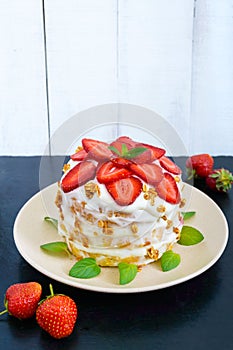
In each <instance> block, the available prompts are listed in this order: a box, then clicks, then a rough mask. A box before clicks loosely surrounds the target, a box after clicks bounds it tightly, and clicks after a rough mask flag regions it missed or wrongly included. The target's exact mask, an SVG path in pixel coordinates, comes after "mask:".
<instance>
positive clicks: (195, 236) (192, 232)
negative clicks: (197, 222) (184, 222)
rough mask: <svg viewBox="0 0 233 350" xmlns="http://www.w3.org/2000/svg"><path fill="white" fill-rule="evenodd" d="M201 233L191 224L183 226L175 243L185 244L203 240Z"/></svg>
mask: <svg viewBox="0 0 233 350" xmlns="http://www.w3.org/2000/svg"><path fill="white" fill-rule="evenodd" d="M203 239H204V236H203V234H202V233H201V232H200V231H199V230H197V229H196V228H194V227H192V226H183V227H182V230H181V233H180V239H179V241H178V242H177V243H179V244H181V245H185V246H189V245H194V244H197V243H200V242H201V241H203Z"/></svg>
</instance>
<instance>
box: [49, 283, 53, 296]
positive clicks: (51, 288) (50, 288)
mask: <svg viewBox="0 0 233 350" xmlns="http://www.w3.org/2000/svg"><path fill="white" fill-rule="evenodd" d="M49 290H50V293H51V297H53V296H54V292H53V286H52V284H50V285H49Z"/></svg>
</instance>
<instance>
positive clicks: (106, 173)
mask: <svg viewBox="0 0 233 350" xmlns="http://www.w3.org/2000/svg"><path fill="white" fill-rule="evenodd" d="M130 175H132V172H131V171H130V170H129V169H126V168H119V167H116V166H115V165H114V164H113V163H112V162H111V161H109V162H106V163H103V164H102V165H101V166H100V167H99V168H98V171H97V173H96V178H97V180H98V181H99V182H100V183H101V184H107V183H109V182H112V181H116V180H120V179H124V178H126V177H129V176H130Z"/></svg>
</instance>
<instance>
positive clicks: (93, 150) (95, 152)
mask: <svg viewBox="0 0 233 350" xmlns="http://www.w3.org/2000/svg"><path fill="white" fill-rule="evenodd" d="M82 144H83V148H84V150H85V151H86V152H87V153H88V158H91V159H94V160H97V161H103V160H107V159H110V158H111V157H112V152H111V151H110V149H109V148H108V147H109V145H108V144H107V143H106V142H102V141H98V140H92V139H83V140H82Z"/></svg>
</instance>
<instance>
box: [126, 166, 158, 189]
mask: <svg viewBox="0 0 233 350" xmlns="http://www.w3.org/2000/svg"><path fill="white" fill-rule="evenodd" d="M130 169H131V170H132V172H133V173H134V174H135V175H137V176H138V177H140V178H141V179H142V180H143V181H145V182H146V183H148V184H150V185H154V184H156V183H158V182H160V181H161V180H162V178H163V172H162V170H161V168H160V167H159V166H158V165H156V164H133V163H132V164H131V165H130Z"/></svg>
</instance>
